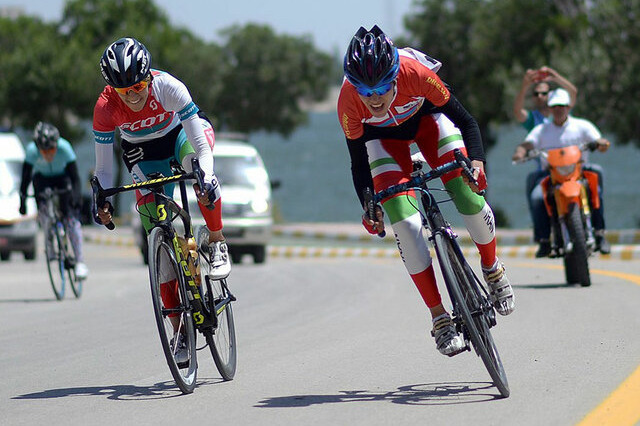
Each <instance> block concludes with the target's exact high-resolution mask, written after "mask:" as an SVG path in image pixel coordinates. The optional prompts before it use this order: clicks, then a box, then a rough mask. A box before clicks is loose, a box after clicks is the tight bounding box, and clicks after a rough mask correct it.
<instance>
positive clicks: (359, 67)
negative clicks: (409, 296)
mask: <svg viewBox="0 0 640 426" xmlns="http://www.w3.org/2000/svg"><path fill="white" fill-rule="evenodd" d="M440 65H441V64H440V63H439V62H438V61H436V60H434V59H433V58H430V57H429V56H427V55H425V54H424V53H422V52H419V51H417V50H414V49H411V48H405V49H397V48H396V47H395V46H394V45H393V43H392V41H391V40H390V39H389V38H388V37H387V36H386V35H385V34H384V33H383V32H382V31H381V30H380V28H378V27H377V26H374V27H372V28H371V29H370V30H366V29H365V28H363V27H360V29H359V30H358V31H357V32H356V34H355V35H354V37H353V39H352V40H351V43H350V44H349V47H348V49H347V52H346V54H345V57H344V72H345V77H346V78H345V80H344V82H343V84H342V88H341V91H340V96H339V99H338V118H339V120H340V124H341V126H342V129H343V131H344V134H345V136H346V140H347V147H348V149H349V154H350V157H351V170H352V176H353V182H354V186H355V189H356V193H357V194H358V197H360V203H361V204H363V198H362V192H363V190H364V188H367V187H369V188H373V189H374V190H375V192H378V191H381V190H383V189H385V188H387V187H389V186H391V185H394V184H397V183H401V182H406V181H407V180H408V178H409V175H410V173H411V171H412V161H411V155H410V144H412V143H413V142H415V143H416V144H417V146H418V147H419V149H420V151H421V152H422V154H423V155H424V157H425V159H426V160H427V162H428V163H429V165H430V166H431V167H435V166H438V165H440V164H443V163H446V162H449V161H452V160H453V158H454V157H453V150H454V149H455V148H460V149H461V150H462V151H463V152H465V153H466V154H467V155H468V156H469V158H471V160H472V162H473V166H474V167H475V175H476V177H477V178H478V179H479V182H481V181H483V180H484V151H483V147H482V140H481V137H480V132H479V129H478V125H477V123H476V121H475V119H474V118H473V117H472V116H471V115H470V114H469V113H468V112H467V111H466V110H465V109H464V108H463V107H462V105H461V104H460V103H459V102H458V100H457V99H456V98H455V97H454V96H453V95H452V94H451V93H450V92H449V89H448V88H447V86H446V85H445V84H444V83H443V82H442V81H441V80H440V78H439V77H438V76H437V74H436V73H435V71H437V70H438V69H439V68H440ZM456 127H457V128H456ZM442 181H443V182H444V184H445V187H446V188H447V189H448V190H449V191H450V192H451V193H452V198H453V201H454V203H455V205H456V208H457V209H458V211H459V212H460V213H461V214H462V216H463V218H464V221H465V224H466V226H467V229H468V230H469V232H470V234H471V237H472V238H473V240H474V241H475V243H476V246H477V248H478V250H479V252H480V257H481V264H482V270H483V274H484V277H485V280H486V281H487V282H488V284H489V287H490V291H491V297H492V300H493V302H494V305H495V307H496V309H497V310H498V312H499V313H500V314H502V315H508V314H510V313H511V312H512V311H513V309H514V300H513V299H514V298H513V291H512V289H511V285H510V284H509V280H508V279H507V276H506V273H505V268H504V266H503V264H502V263H501V262H500V261H499V260H498V259H497V257H496V238H495V222H494V218H493V212H492V210H491V208H490V207H489V205H488V204H487V203H486V202H485V200H484V197H481V196H479V195H477V194H475V193H474V191H475V192H478V191H480V188H478V187H476V186H475V185H473V184H471V183H469V182H466V180H464V179H463V178H462V177H461V173H460V171H459V170H458V171H455V172H451V173H448V174H446V175H445V176H443V178H442ZM416 205H417V200H415V196H414V194H413V193H412V192H411V193H404V194H401V195H398V196H394V197H392V198H390V199H386V200H383V202H382V206H383V208H384V210H385V211H386V213H387V215H388V216H389V220H390V221H391V224H392V227H393V231H394V233H395V237H396V241H397V244H398V248H399V250H400V253H401V256H402V259H403V261H404V265H405V267H406V269H407V271H408V272H409V275H410V276H411V279H412V280H413V282H414V283H415V285H416V287H417V288H418V291H419V292H420V294H421V296H422V298H423V300H424V301H425V303H426V305H427V306H428V308H429V310H430V313H431V317H432V323H433V331H432V334H433V335H434V337H435V340H436V345H437V348H438V350H439V351H440V352H441V353H442V354H445V355H450V356H451V355H454V354H456V353H458V352H460V351H461V350H462V349H463V347H464V342H463V340H462V338H461V336H459V335H458V333H457V331H456V329H455V327H454V325H453V321H452V320H451V318H450V316H449V314H448V313H447V312H446V310H445V308H444V306H443V305H442V300H441V297H440V293H439V292H438V288H437V285H436V279H435V275H434V271H433V265H432V261H431V257H430V254H429V249H428V247H427V245H426V242H425V240H424V238H423V236H422V228H421V220H420V215H419V213H418V212H417V211H416V209H415V207H414V206H416ZM376 214H377V218H376V219H375V220H370V219H368V218H367V217H366V215H363V219H362V220H363V224H364V226H365V228H366V229H367V230H368V231H369V232H370V233H376V232H379V231H380V230H382V229H384V221H383V213H382V210H381V209H380V208H378V209H377V212H376Z"/></svg>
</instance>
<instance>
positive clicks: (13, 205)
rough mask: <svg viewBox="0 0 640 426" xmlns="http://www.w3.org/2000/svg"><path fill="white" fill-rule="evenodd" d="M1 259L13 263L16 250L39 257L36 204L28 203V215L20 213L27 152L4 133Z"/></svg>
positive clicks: (0, 141) (1, 135) (0, 183)
mask: <svg viewBox="0 0 640 426" xmlns="http://www.w3.org/2000/svg"><path fill="white" fill-rule="evenodd" d="M0 146H1V147H2V149H1V150H0V259H1V260H3V261H4V260H9V257H10V256H11V252H12V251H19V252H22V254H23V255H24V258H25V259H27V260H33V259H35V257H36V236H37V233H38V224H37V221H36V203H35V200H33V198H30V199H28V201H27V215H26V216H21V215H20V213H18V208H19V206H20V195H19V190H20V180H21V178H22V163H23V162H24V158H25V152H24V148H23V146H22V142H20V139H19V138H18V136H17V135H16V134H14V133H9V132H0Z"/></svg>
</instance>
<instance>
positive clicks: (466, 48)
mask: <svg viewBox="0 0 640 426" xmlns="http://www.w3.org/2000/svg"><path fill="white" fill-rule="evenodd" d="M638 16H640V1H638V0H600V1H598V2H594V1H590V0H415V2H414V4H413V8H412V12H411V14H410V15H409V16H405V17H404V23H405V29H406V34H407V36H406V37H405V38H403V39H396V40H395V42H396V45H398V46H400V47H402V46H405V45H407V46H408V45H410V46H412V47H415V48H417V49H420V50H422V51H424V52H426V53H428V54H429V55H431V56H433V57H435V58H437V59H439V60H440V61H442V62H443V67H442V69H441V70H440V72H439V75H440V76H441V77H442V78H443V79H444V80H445V81H446V82H447V83H449V84H450V85H451V87H452V88H453V91H454V93H455V95H456V96H457V97H458V98H460V99H461V101H462V102H463V104H464V105H465V106H466V107H467V109H468V110H469V111H470V112H471V113H472V114H473V115H474V116H475V117H476V119H477V120H478V122H479V124H480V127H481V131H482V133H483V136H484V140H485V144H486V147H487V149H488V148H490V147H491V145H493V143H494V141H495V136H494V132H493V129H494V128H495V127H494V126H495V125H499V124H502V123H505V122H509V121H511V120H512V117H511V115H510V114H511V109H512V105H513V100H514V98H515V95H516V93H517V91H518V89H519V85H520V82H521V81H522V76H523V74H524V71H525V70H526V69H527V68H538V67H540V66H542V65H548V66H551V67H553V68H555V69H557V70H558V71H559V72H560V73H561V74H563V75H565V76H566V77H568V78H569V79H570V80H571V81H572V82H573V83H574V84H575V85H576V86H577V87H578V90H579V93H578V102H577V104H576V107H575V109H574V114H575V115H578V116H582V117H585V118H588V119H590V120H592V121H594V122H595V123H596V124H597V125H599V126H600V128H601V129H602V130H603V131H605V132H608V133H610V134H613V135H614V137H615V139H616V141H617V142H618V143H623V144H624V143H629V142H633V143H635V144H636V145H638V146H640V138H639V137H638V134H639V131H640V120H638V119H637V117H636V116H635V115H636V114H635V112H636V111H638V110H639V109H640V97H639V96H638V93H640V87H639V86H640V78H638V76H639V75H640V55H638V53H636V50H637V46H638V45H640V43H639V42H640V26H639V25H637V24H636V17H638ZM353 21H354V32H355V30H356V29H357V27H358V26H359V25H360V23H359V22H358V18H357V17H354V18H353ZM383 30H384V28H383ZM327 31H330V28H329V27H328V28H327ZM127 35H128V36H133V37H136V38H138V39H140V40H141V41H143V43H145V45H146V46H147V48H148V49H149V50H150V52H151V54H152V56H153V66H154V67H155V68H159V69H163V70H166V71H168V72H170V73H172V74H174V75H176V76H177V77H179V78H180V79H181V80H183V81H184V82H185V83H186V84H187V87H189V89H190V91H191V93H192V96H193V97H194V100H195V101H196V103H197V104H198V106H200V108H201V109H202V110H204V111H205V112H206V113H207V114H208V115H209V116H210V118H211V119H212V121H213V122H214V124H215V125H216V128H217V129H222V130H234V131H241V132H247V133H249V132H253V131H257V130H266V131H269V132H276V133H279V134H281V135H284V136H288V135H290V134H291V133H292V132H293V131H294V130H295V129H296V127H298V126H300V125H302V124H304V123H305V122H306V121H307V113H306V112H305V110H304V109H303V108H302V107H301V105H302V104H304V103H310V102H314V101H318V100H322V99H323V98H325V97H326V95H327V92H328V89H329V88H330V87H331V86H335V85H338V84H340V83H341V79H342V73H341V67H342V57H341V56H340V55H338V57H332V56H331V55H329V54H327V53H325V52H323V51H321V50H319V49H317V48H316V47H315V46H314V44H313V43H312V41H311V39H310V38H309V37H304V36H303V37H293V36H289V35H286V34H277V33H276V32H275V31H274V30H273V29H272V28H271V27H269V26H268V25H257V24H248V25H244V26H232V27H230V28H227V29H226V30H225V31H224V32H223V34H222V35H223V40H224V42H223V43H222V44H220V45H219V44H216V43H207V42H205V41H203V40H201V39H200V38H198V37H197V36H195V35H194V34H193V33H192V32H190V31H189V30H188V29H185V28H177V27H174V26H172V25H171V23H170V21H169V18H168V16H167V14H166V13H165V12H164V11H163V10H162V9H160V8H158V7H157V6H156V5H155V4H154V2H153V0H68V1H67V2H66V3H65V6H64V11H63V14H62V17H61V19H60V21H59V22H43V21H42V20H41V19H39V18H36V17H32V16H20V17H18V18H15V19H10V18H0V124H5V125H6V124H8V125H10V126H23V127H30V126H32V125H33V124H34V123H35V122H36V121H38V120H48V121H51V122H53V123H55V124H56V125H58V126H59V127H60V129H61V131H62V132H63V134H65V135H69V136H70V139H72V140H73V135H74V134H75V135H77V134H78V133H77V129H76V127H75V126H74V125H75V123H77V122H78V120H86V119H90V118H91V116H92V114H93V106H94V103H95V101H96V98H97V96H98V94H99V93H100V91H101V90H102V88H103V87H104V81H103V80H102V77H101V75H100V72H99V69H98V61H99V59H100V57H101V55H102V52H103V50H104V48H105V47H106V46H107V45H108V44H109V43H111V42H112V41H114V40H116V39H118V38H120V37H123V36H127ZM347 43H348V40H345V46H344V48H345V49H346V45H347Z"/></svg>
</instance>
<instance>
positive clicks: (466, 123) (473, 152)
mask: <svg viewBox="0 0 640 426" xmlns="http://www.w3.org/2000/svg"><path fill="white" fill-rule="evenodd" d="M437 111H439V112H442V113H443V114H444V115H446V116H447V118H449V119H450V120H451V121H452V122H453V124H455V126H456V127H457V128H458V129H460V133H462V140H463V141H464V145H465V146H466V147H467V155H468V156H469V158H470V159H471V160H480V161H483V162H484V161H486V160H485V155H484V147H483V146H482V136H481V135H480V128H479V127H478V123H477V122H476V120H475V119H474V118H473V117H472V116H471V114H469V112H468V111H467V110H466V109H464V107H463V106H462V104H461V103H460V102H459V101H458V99H456V97H455V96H453V95H451V97H450V98H449V101H447V103H445V104H444V105H442V106H441V107H439V108H437Z"/></svg>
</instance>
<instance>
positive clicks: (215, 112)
mask: <svg viewBox="0 0 640 426" xmlns="http://www.w3.org/2000/svg"><path fill="white" fill-rule="evenodd" d="M124 36H131V37H135V38H137V39H139V40H140V41H142V42H143V43H144V44H145V46H146V47H147V48H148V49H149V51H150V52H151V56H152V66H153V68H158V69H162V70H165V71H168V72H169V73H171V74H173V75H175V76H176V77H178V78H179V79H180V80H182V81H183V82H184V83H185V84H186V85H187V87H188V88H189V90H190V92H191V95H192V97H193V98H194V101H195V102H196V104H197V105H198V106H199V107H200V109H202V110H203V111H205V113H207V115H209V116H210V118H211V119H212V121H213V123H214V125H216V128H219V129H226V130H233V131H239V132H246V133H249V132H252V131H256V130H267V131H271V132H277V133H280V134H282V135H285V136H287V135H289V134H290V133H291V132H293V131H294V130H295V128H296V127H298V126H300V125H301V124H304V123H305V122H306V120H307V115H306V113H305V112H304V111H303V109H302V108H301V104H302V102H307V103H310V102H314V101H319V100H322V99H323V98H325V97H326V92H327V90H328V88H329V86H330V85H331V84H333V83H334V82H335V81H336V80H337V79H338V77H337V74H338V71H339V70H337V67H336V66H335V62H334V60H333V58H332V57H331V56H330V55H329V54H326V53H324V52H321V51H319V50H318V49H316V48H315V46H314V45H313V43H312V42H311V41H310V39H309V38H308V37H292V36H288V35H279V34H276V33H275V31H273V30H272V29H271V28H270V27H269V26H266V25H255V24H248V25H245V26H242V27H241V26H233V27H230V28H228V29H226V30H225V33H224V38H225V41H226V42H225V44H223V45H217V44H215V43H206V42H204V41H203V40H201V39H199V38H198V37H196V36H195V35H194V34H193V33H191V32H190V31H189V30H188V29H184V28H176V27H174V26H172V25H171V24H170V22H169V18H168V16H167V14H166V13H165V12H164V11H163V10H162V9H160V8H158V7H157V6H156V5H155V4H154V2H153V1H152V0H68V1H67V2H66V3H65V6H64V11H63V14H62V17H61V19H60V21H59V22H52V23H47V22H43V21H42V20H41V19H39V18H37V17H33V16H19V17H18V18H15V19H10V18H0V46H1V47H0V124H3V123H4V125H8V126H9V127H14V126H15V127H17V126H22V127H26V128H30V127H32V126H33V125H34V124H35V123H36V122H37V121H39V120H47V121H51V122H53V123H55V124H56V125H57V126H58V127H59V128H60V130H61V132H62V134H63V135H67V137H68V138H70V139H71V140H73V135H76V136H79V135H78V129H77V128H76V127H75V126H74V123H77V122H78V120H86V119H91V117H92V115H93V107H94V105H95V102H96V99H97V97H98V95H99V93H100V92H101V90H102V88H103V87H104V85H105V83H104V80H103V79H102V76H101V74H100V71H99V67H98V63H99V60H100V58H101V56H102V53H103V51H104V49H105V48H106V47H107V46H108V45H109V44H110V43H111V42H113V41H115V40H117V39H118V38H121V37H124Z"/></svg>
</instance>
